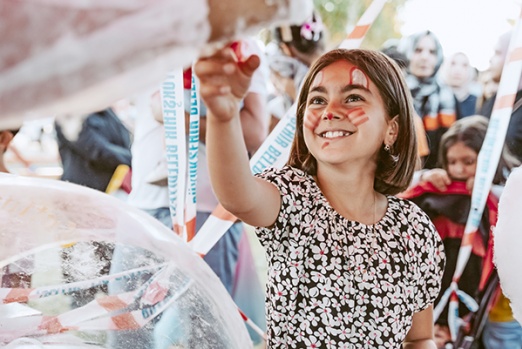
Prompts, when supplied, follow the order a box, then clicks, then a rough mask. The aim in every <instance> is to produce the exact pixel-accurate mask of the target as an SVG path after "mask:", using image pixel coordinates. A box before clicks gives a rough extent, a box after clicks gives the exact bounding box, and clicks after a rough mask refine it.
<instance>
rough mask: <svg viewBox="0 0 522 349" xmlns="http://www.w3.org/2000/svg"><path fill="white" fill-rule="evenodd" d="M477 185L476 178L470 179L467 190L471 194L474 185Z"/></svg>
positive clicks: (467, 182)
mask: <svg viewBox="0 0 522 349" xmlns="http://www.w3.org/2000/svg"><path fill="white" fill-rule="evenodd" d="M474 184H475V176H473V177H469V178H468V180H467V181H466V189H468V190H469V191H470V192H472V191H473V185H474Z"/></svg>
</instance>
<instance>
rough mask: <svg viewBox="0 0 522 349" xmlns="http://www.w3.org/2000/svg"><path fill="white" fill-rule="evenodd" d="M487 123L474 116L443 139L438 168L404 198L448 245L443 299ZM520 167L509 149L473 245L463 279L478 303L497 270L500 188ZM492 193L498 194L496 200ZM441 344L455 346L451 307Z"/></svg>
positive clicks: (440, 330) (439, 332) (439, 325)
mask: <svg viewBox="0 0 522 349" xmlns="http://www.w3.org/2000/svg"><path fill="white" fill-rule="evenodd" d="M487 128H488V119H487V118H486V117H484V116H480V115H473V116H468V117H466V118H464V119H461V120H458V121H457V122H456V123H454V124H453V125H452V126H451V127H450V128H449V129H448V131H446V133H445V134H444V135H443V136H442V138H441V143H440V149H439V165H440V166H441V168H435V169H431V170H427V171H424V172H423V173H422V176H421V178H420V183H419V184H418V185H416V186H414V187H412V188H410V189H409V190H408V191H407V192H405V193H404V194H402V195H401V196H402V197H405V198H409V199H411V200H412V201H413V202H415V203H416V204H417V205H419V206H420V207H421V208H422V209H423V210H424V211H426V213H427V214H428V215H429V216H430V218H431V219H432V220H433V223H434V224H435V227H436V228H437V231H438V233H439V235H440V236H441V238H442V239H443V241H444V248H445V251H446V257H447V265H446V269H445V271H444V276H443V281H442V292H441V294H440V295H439V297H438V298H437V301H436V303H437V302H438V301H439V300H440V297H441V296H442V293H443V292H444V291H445V290H446V289H447V288H448V287H449V285H450V283H451V281H452V278H453V275H454V273H455V268H456V263H457V258H458V254H459V250H460V245H461V242H462V237H463V234H464V228H465V225H466V221H467V218H468V215H469V210H470V207H471V191H472V189H473V183H474V178H475V172H476V169H477V158H478V154H479V152H480V148H481V147H482V143H483V142H484V139H485V137H486V131H487ZM517 165H518V161H517V160H516V158H514V157H513V155H511V154H510V153H509V151H508V150H507V148H506V147H504V150H503V153H502V156H501V158H500V162H499V165H498V168H497V171H496V173H495V177H494V179H493V184H494V188H493V190H492V193H490V195H489V197H488V199H487V203H486V205H487V207H486V209H485V210H484V215H483V218H482V220H481V224H480V227H479V234H475V236H474V240H473V242H472V253H471V256H470V258H469V261H468V263H467V265H466V267H465V269H464V271H463V273H462V276H461V277H460V280H459V283H458V286H459V289H460V290H462V291H464V292H466V293H467V294H468V295H470V296H472V297H477V296H478V295H479V292H480V290H482V289H483V288H484V286H485V282H486V281H487V280H488V279H489V277H490V274H491V272H492V270H493V263H492V259H491V257H492V235H491V234H490V230H491V227H492V226H493V225H495V224H496V218H497V210H498V195H499V190H498V189H499V188H501V187H502V185H504V184H505V182H506V179H507V176H508V174H509V172H510V171H511V169H513V168H514V167H515V166H517ZM493 192H495V193H497V195H494V194H493ZM468 313H469V310H468V309H467V308H466V307H465V306H464V304H462V303H461V304H460V306H459V316H460V317H463V318H466V317H465V315H466V314H468ZM435 329H436V333H435V335H436V341H437V346H438V347H439V348H443V347H444V345H445V343H447V342H450V341H451V339H450V333H449V329H448V322H447V307H446V308H445V310H444V311H443V312H442V314H441V316H440V317H439V318H438V319H436V326H435Z"/></svg>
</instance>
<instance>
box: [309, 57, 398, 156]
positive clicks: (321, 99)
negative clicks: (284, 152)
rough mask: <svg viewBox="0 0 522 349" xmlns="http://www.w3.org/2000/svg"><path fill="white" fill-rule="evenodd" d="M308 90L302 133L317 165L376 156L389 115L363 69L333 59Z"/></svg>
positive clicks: (385, 130)
mask: <svg viewBox="0 0 522 349" xmlns="http://www.w3.org/2000/svg"><path fill="white" fill-rule="evenodd" d="M308 92H309V93H308V98H307V102H306V110H305V113H304V119H303V134H304V140H305V142H306V145H307V146H308V149H309V151H310V153H311V154H312V155H313V156H314V157H315V158H316V159H317V163H318V166H320V164H321V163H330V164H341V163H344V162H345V161H347V160H350V163H352V162H351V161H352V160H355V159H363V160H369V159H375V158H376V154H377V152H378V150H379V149H380V147H381V146H382V144H383V141H384V138H385V135H386V133H387V129H388V127H389V126H388V124H389V122H388V119H389V118H388V115H387V114H386V111H385V108H384V103H383V100H382V97H381V95H380V93H379V90H378V89H377V87H376V86H375V85H374V83H373V82H372V81H371V80H370V79H369V77H368V76H367V75H366V74H365V73H364V72H363V71H362V70H361V69H359V68H358V67H356V66H354V65H353V64H351V63H349V62H347V61H344V60H340V61H337V62H334V63H332V64H330V65H329V66H327V67H325V68H324V69H322V70H321V71H320V72H319V73H317V75H316V77H315V78H314V80H313V82H312V83H311V84H310V90H309V91H308ZM394 122H395V121H394ZM390 124H391V123H390Z"/></svg>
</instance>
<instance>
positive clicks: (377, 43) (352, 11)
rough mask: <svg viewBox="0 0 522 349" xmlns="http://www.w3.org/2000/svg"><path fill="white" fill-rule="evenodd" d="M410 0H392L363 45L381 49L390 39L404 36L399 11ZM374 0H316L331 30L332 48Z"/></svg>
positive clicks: (329, 31)
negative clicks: (399, 20)
mask: <svg viewBox="0 0 522 349" xmlns="http://www.w3.org/2000/svg"><path fill="white" fill-rule="evenodd" d="M406 1H407V0H388V1H387V2H386V4H385V5H384V8H383V9H382V11H381V13H380V14H379V16H378V17H377V19H376V21H375V22H374V23H373V25H372V27H371V28H370V30H369V32H368V34H367V35H366V38H365V39H364V41H363V43H362V48H368V49H379V48H380V47H381V46H382V44H384V43H385V42H386V41H387V40H388V39H393V38H400V37H401V34H400V23H399V22H398V20H397V12H398V10H399V9H400V8H401V7H402V6H403V5H404V3H405V2H406ZM371 2H372V0H314V6H315V8H316V9H317V10H318V11H319V13H320V14H321V17H322V19H323V22H324V24H325V26H326V28H327V31H328V48H333V47H336V46H337V45H339V43H340V42H341V41H342V40H343V39H344V38H345V36H346V34H347V32H349V31H350V30H351V29H353V27H354V26H355V25H356V24H357V21H358V20H359V18H360V17H361V16H362V14H363V13H364V11H365V10H366V9H367V8H368V6H370V4H371Z"/></svg>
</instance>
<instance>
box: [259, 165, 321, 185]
mask: <svg viewBox="0 0 522 349" xmlns="http://www.w3.org/2000/svg"><path fill="white" fill-rule="evenodd" d="M255 176H257V177H260V178H263V179H265V180H267V181H269V182H273V183H276V184H277V183H293V184H295V183H307V184H308V183H311V182H313V181H314V179H313V177H312V176H311V175H309V174H308V173H306V172H305V171H303V170H300V169H298V168H295V167H292V166H288V165H285V166H283V167H282V168H276V167H269V168H267V169H265V170H264V171H262V172H261V173H257V174H256V175H255Z"/></svg>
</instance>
